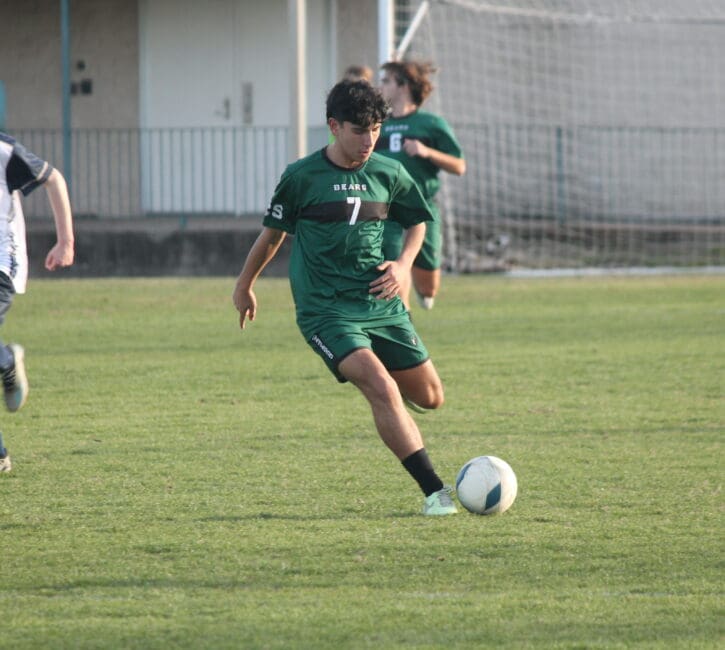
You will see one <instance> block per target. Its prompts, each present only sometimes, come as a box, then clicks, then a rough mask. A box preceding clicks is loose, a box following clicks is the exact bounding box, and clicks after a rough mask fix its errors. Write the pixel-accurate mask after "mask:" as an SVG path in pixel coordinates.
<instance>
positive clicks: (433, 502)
mask: <svg viewBox="0 0 725 650" xmlns="http://www.w3.org/2000/svg"><path fill="white" fill-rule="evenodd" d="M452 492H453V491H452V490H451V488H450V487H448V486H447V485H445V486H443V489H442V490H438V492H433V494H431V495H430V496H427V497H426V498H425V501H424V502H423V514H424V515H455V514H456V513H457V512H458V508H456V504H455V503H453V497H452V496H451V494H452Z"/></svg>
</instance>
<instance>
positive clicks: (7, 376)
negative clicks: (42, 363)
mask: <svg viewBox="0 0 725 650" xmlns="http://www.w3.org/2000/svg"><path fill="white" fill-rule="evenodd" d="M8 349H9V350H10V351H11V352H12V353H13V358H14V362H13V365H12V366H11V367H10V368H8V369H7V370H5V371H4V372H3V373H2V379H3V389H4V390H5V406H7V407H8V411H13V412H14V411H19V410H20V408H21V407H22V406H23V404H25V400H26V399H28V377H27V375H26V374H25V350H24V349H23V346H22V345H18V344H17V343H11V344H10V345H8Z"/></svg>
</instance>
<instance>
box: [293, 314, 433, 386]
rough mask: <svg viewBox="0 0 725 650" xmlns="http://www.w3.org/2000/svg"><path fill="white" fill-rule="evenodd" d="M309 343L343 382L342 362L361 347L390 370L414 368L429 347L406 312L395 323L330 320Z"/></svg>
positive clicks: (426, 355) (421, 361)
mask: <svg viewBox="0 0 725 650" xmlns="http://www.w3.org/2000/svg"><path fill="white" fill-rule="evenodd" d="M307 343H309V345H310V347H311V348H312V349H313V350H314V351H315V352H317V354H319V355H320V356H321V357H322V360H323V361H324V362H325V363H326V364H327V367H328V368H329V369H330V371H331V372H332V374H333V375H335V377H337V380H338V381H339V382H341V383H342V382H346V381H347V379H346V378H345V377H343V376H342V374H340V371H339V370H338V366H339V365H340V362H341V361H342V360H343V359H344V358H345V357H347V356H348V355H349V354H351V353H352V352H354V351H355V350H359V349H360V348H368V349H369V350H372V351H373V352H374V353H375V355H376V356H377V357H378V359H380V361H382V362H383V365H384V366H385V367H386V368H387V369H388V370H408V369H409V368H415V367H416V366H419V365H420V364H422V363H425V362H426V361H427V360H428V358H429V355H428V350H426V347H425V345H423V341H421V340H420V337H419V336H418V334H417V332H416V331H415V328H414V327H413V323H411V322H410V318H409V317H408V315H407V314H406V315H405V316H404V317H402V318H401V319H400V321H399V322H398V323H396V324H394V325H382V326H381V325H378V326H371V325H370V324H369V323H355V322H339V321H337V322H331V323H329V324H326V325H325V326H324V327H322V328H321V329H319V330H318V332H316V333H315V334H313V335H312V336H311V337H310V339H309V340H308V341H307Z"/></svg>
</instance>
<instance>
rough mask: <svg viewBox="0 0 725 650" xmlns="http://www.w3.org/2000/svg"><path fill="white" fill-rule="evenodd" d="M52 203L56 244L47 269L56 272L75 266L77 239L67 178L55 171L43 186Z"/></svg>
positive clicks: (47, 260) (46, 265)
mask: <svg viewBox="0 0 725 650" xmlns="http://www.w3.org/2000/svg"><path fill="white" fill-rule="evenodd" d="M43 187H45V191H46V193H47V195H48V200H49V201H50V208H51V210H52V212H53V219H54V220H55V234H56V240H57V241H56V244H55V246H53V248H51V249H50V251H49V252H48V254H47V255H46V257H45V268H46V269H48V270H49V271H55V270H56V269H59V268H61V267H63V266H70V265H71V264H73V258H74V244H75V238H74V236H73V214H72V212H71V207H70V199H69V198H68V186H67V185H66V182H65V178H63V175H62V174H61V173H60V172H59V171H58V170H57V169H53V171H52V172H51V173H50V176H48V179H47V180H46V181H45V183H44V184H43Z"/></svg>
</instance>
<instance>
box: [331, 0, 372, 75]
mask: <svg viewBox="0 0 725 650" xmlns="http://www.w3.org/2000/svg"><path fill="white" fill-rule="evenodd" d="M350 65H367V66H369V67H370V68H372V69H373V70H374V71H375V72H377V69H378V3H377V1H376V0H337V66H338V67H337V72H338V75H337V76H338V78H339V77H342V75H343V73H344V72H345V69H346V68H347V67H348V66H350Z"/></svg>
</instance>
